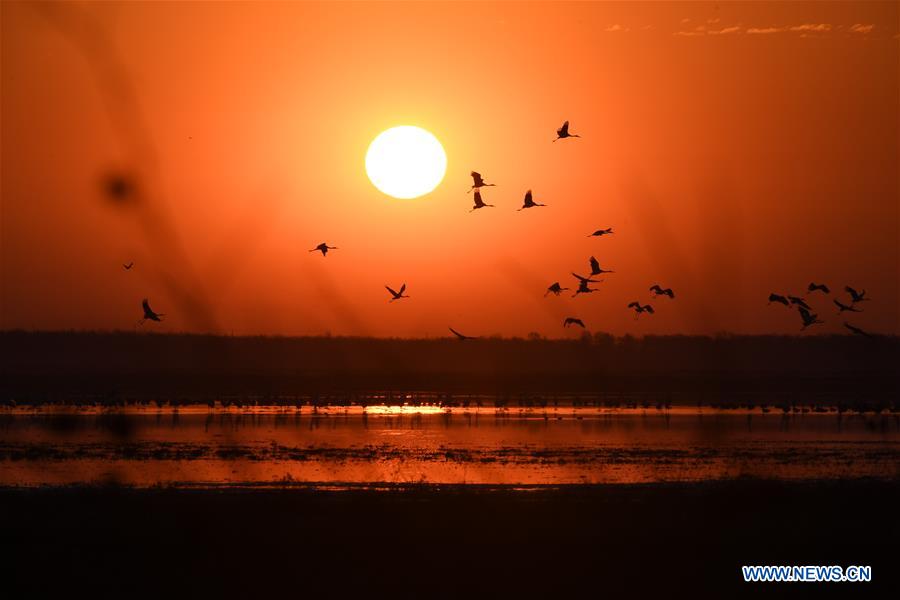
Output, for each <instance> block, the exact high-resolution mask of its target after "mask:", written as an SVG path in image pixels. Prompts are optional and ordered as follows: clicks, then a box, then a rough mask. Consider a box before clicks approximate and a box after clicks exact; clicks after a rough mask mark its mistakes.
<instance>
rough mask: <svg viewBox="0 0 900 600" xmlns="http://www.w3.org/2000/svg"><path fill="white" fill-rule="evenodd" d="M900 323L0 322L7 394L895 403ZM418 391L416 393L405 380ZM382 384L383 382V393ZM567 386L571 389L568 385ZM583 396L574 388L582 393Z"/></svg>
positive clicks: (95, 400) (293, 400)
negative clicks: (311, 331)
mask: <svg viewBox="0 0 900 600" xmlns="http://www.w3.org/2000/svg"><path fill="white" fill-rule="evenodd" d="M897 364H900V338H898V337H896V336H891V337H889V336H875V337H861V336H806V337H804V336H719V337H702V336H646V337H644V338H640V339H636V338H631V337H628V336H626V337H622V338H615V337H612V336H609V335H603V334H597V335H594V336H593V337H591V336H587V337H585V338H583V339H580V340H546V339H529V340H524V339H494V338H485V339H476V340H467V341H464V342H461V341H459V340H455V339H375V338H330V337H318V338H282V337H228V336H214V335H188V334H138V333H124V332H118V333H102V332H25V331H5V332H0V405H3V404H5V405H17V406H20V405H23V404H25V405H40V404H47V403H71V404H79V405H85V404H87V405H99V406H108V405H117V404H128V403H157V404H162V403H165V404H169V405H174V406H177V405H179V404H188V403H197V402H201V403H208V404H211V405H212V404H214V403H226V404H237V405H243V406H247V405H251V406H252V405H254V404H265V405H279V404H283V405H292V404H293V405H308V404H320V405H325V404H363V403H366V402H369V403H382V402H387V403H390V402H392V401H396V398H397V397H398V396H402V397H403V398H404V400H403V401H404V402H406V401H412V402H416V401H421V402H425V403H435V402H437V403H441V404H444V405H451V406H454V405H464V404H465V403H466V402H470V401H472V400H471V398H472V397H473V396H477V395H482V396H485V395H486V396H490V397H492V399H491V400H490V401H491V402H494V401H496V402H499V403H503V404H507V405H515V404H517V403H518V404H523V403H524V404H526V405H534V404H535V403H537V404H541V403H546V402H550V403H552V402H554V401H556V400H559V399H560V398H561V397H565V396H566V395H570V398H571V395H572V394H582V395H586V396H588V397H589V398H590V399H588V400H586V401H587V402H601V403H603V404H606V405H613V406H615V405H627V404H629V403H644V402H648V403H651V404H663V405H666V404H674V405H677V404H689V405H697V404H705V405H722V406H737V405H761V404H768V405H771V406H776V407H777V406H781V407H782V408H785V409H788V408H790V407H796V406H798V405H806V406H832V407H843V408H845V409H847V410H865V411H872V410H875V411H880V410H900V404H897V401H896V397H897V396H900V370H898V369H897V367H896V366H897ZM410 392H413V393H415V395H414V397H411V398H410V397H406V396H403V395H404V394H407V393H410ZM386 394H387V395H388V396H386ZM563 399H564V398H563ZM575 401H576V402H578V401H580V400H575Z"/></svg>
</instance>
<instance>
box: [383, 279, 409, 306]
mask: <svg viewBox="0 0 900 600" xmlns="http://www.w3.org/2000/svg"><path fill="white" fill-rule="evenodd" d="M384 288H385V289H386V290H387V291H389V292H390V293H391V296H393V298H391V299H390V300H389V301H388V302H393V301H394V300H399V299H400V298H409V296H404V295H403V292H405V291H406V284H405V283H404V284H403V285H401V286H400V291H399V292H397V291H395V290H393V289H391V288H390V287H389V286H384Z"/></svg>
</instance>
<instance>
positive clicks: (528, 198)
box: [518, 190, 547, 210]
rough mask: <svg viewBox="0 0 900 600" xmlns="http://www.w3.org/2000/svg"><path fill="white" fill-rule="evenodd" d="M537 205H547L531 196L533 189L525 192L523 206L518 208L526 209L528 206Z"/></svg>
mask: <svg viewBox="0 0 900 600" xmlns="http://www.w3.org/2000/svg"><path fill="white" fill-rule="evenodd" d="M535 206H547V205H546V204H538V203H537V202H535V201H534V200H533V199H532V198H531V190H528V191H527V192H525V202H524V203H523V204H522V208H520V209H518V210H525V209H526V208H534V207H535Z"/></svg>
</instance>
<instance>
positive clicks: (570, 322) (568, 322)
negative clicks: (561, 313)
mask: <svg viewBox="0 0 900 600" xmlns="http://www.w3.org/2000/svg"><path fill="white" fill-rule="evenodd" d="M569 325H578V326H579V327H581V328H582V329H584V321H582V320H581V319H576V318H575V317H566V320H565V321H563V327H568V326H569Z"/></svg>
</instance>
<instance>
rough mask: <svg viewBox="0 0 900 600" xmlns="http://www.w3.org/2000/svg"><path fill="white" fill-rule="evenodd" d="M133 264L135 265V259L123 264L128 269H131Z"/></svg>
mask: <svg viewBox="0 0 900 600" xmlns="http://www.w3.org/2000/svg"><path fill="white" fill-rule="evenodd" d="M133 266H134V261H131V262H130V263H125V264H123V265H122V267H124V268H125V270H126V271H130V270H131V267H133Z"/></svg>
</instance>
